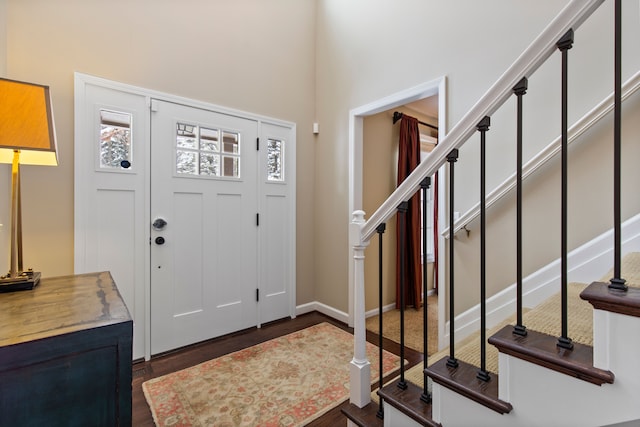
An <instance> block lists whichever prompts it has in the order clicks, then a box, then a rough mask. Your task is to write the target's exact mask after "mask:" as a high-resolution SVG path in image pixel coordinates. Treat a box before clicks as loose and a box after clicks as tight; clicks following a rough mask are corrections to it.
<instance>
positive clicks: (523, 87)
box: [513, 77, 528, 336]
mask: <svg viewBox="0 0 640 427" xmlns="http://www.w3.org/2000/svg"><path fill="white" fill-rule="evenodd" d="M527 86H528V80H527V78H526V77H523V78H522V80H520V81H519V82H518V84H517V85H515V87H514V88H513V93H515V94H516V97H517V100H518V107H517V110H518V111H517V115H518V118H517V130H516V139H517V141H516V163H517V166H516V168H517V170H516V325H515V326H514V328H513V333H514V334H516V335H520V336H526V335H527V328H526V327H525V326H524V325H523V324H522V96H523V95H524V94H525V93H527Z"/></svg>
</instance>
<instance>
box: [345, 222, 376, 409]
mask: <svg viewBox="0 0 640 427" xmlns="http://www.w3.org/2000/svg"><path fill="white" fill-rule="evenodd" d="M364 223H365V221H364V211H355V212H354V213H353V220H352V221H351V226H350V228H349V241H350V242H351V244H352V245H353V263H354V269H353V271H354V280H353V283H354V288H355V289H354V292H353V305H354V307H353V316H354V324H353V335H354V348H353V359H352V360H351V382H350V389H349V390H350V394H351V396H350V398H351V399H350V401H351V403H353V404H354V405H356V406H357V407H359V408H362V407H364V406H366V405H368V404H369V402H371V366H370V363H369V360H367V346H366V344H367V332H366V327H365V315H364V312H365V311H364V250H365V248H366V247H367V246H368V245H369V242H363V241H362V226H363V225H364Z"/></svg>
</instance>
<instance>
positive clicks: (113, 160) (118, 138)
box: [74, 84, 149, 359]
mask: <svg viewBox="0 0 640 427" xmlns="http://www.w3.org/2000/svg"><path fill="white" fill-rule="evenodd" d="M147 114H148V107H147V102H146V98H145V97H144V96H141V95H136V94H131V93H127V92H124V91H121V90H117V89H113V88H106V87H101V86H98V85H93V84H85V85H80V84H77V86H76V122H77V125H76V137H75V190H74V191H75V199H76V201H75V218H74V221H75V233H74V234H75V237H74V246H75V248H74V272H75V273H76V274H80V273H89V272H96V271H109V272H110V273H111V275H112V276H113V279H114V281H115V283H116V284H117V286H118V291H119V292H120V294H121V295H122V297H123V299H124V301H125V304H126V305H127V308H128V310H129V312H130V314H131V317H132V318H133V358H134V359H138V358H142V357H144V356H145V325H146V315H145V271H146V269H144V268H140V266H144V265H147V264H148V260H147V259H146V253H147V248H148V244H147V243H146V242H147V241H148V232H147V229H148V226H147V224H148V222H147V215H146V209H148V208H147V207H146V200H147V197H148V193H147V191H146V189H147V181H146V179H147V175H146V174H147V162H148V157H146V154H148V151H149V150H148V146H147V140H148V125H147V121H146V117H147ZM122 160H126V161H127V162H129V163H128V164H125V166H126V167H125V166H122V165H121V161H122Z"/></svg>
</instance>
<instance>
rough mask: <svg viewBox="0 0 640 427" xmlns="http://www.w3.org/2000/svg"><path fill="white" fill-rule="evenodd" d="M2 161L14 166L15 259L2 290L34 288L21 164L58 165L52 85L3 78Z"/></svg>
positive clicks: (0, 102) (0, 105)
mask: <svg viewBox="0 0 640 427" xmlns="http://www.w3.org/2000/svg"><path fill="white" fill-rule="evenodd" d="M0 163H10V164H11V165H12V166H11V260H10V267H9V273H8V274H7V275H6V276H1V277H0V292H11V291H17V290H28V289H33V288H34V287H35V286H37V285H38V282H39V281H40V273H39V272H34V271H33V270H32V269H29V270H27V271H24V269H23V264H22V203H21V200H20V165H21V164H23V165H49V166H56V165H57V164H58V153H57V147H56V135H55V129H54V123H53V110H52V106H51V98H50V96H49V87H48V86H43V85H39V84H34V83H25V82H20V81H15V80H8V79H4V78H0Z"/></svg>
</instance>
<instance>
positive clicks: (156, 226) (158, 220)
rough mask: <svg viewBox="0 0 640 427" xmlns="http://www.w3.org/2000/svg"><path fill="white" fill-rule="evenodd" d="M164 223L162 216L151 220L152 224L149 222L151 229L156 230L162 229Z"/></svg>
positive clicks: (165, 222)
mask: <svg viewBox="0 0 640 427" xmlns="http://www.w3.org/2000/svg"><path fill="white" fill-rule="evenodd" d="M166 225H167V221H165V220H164V218H156V219H155V220H154V221H153V224H151V226H152V227H153V229H154V230H156V231H160V230H162V229H163V228H164V227H165V226H166Z"/></svg>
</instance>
